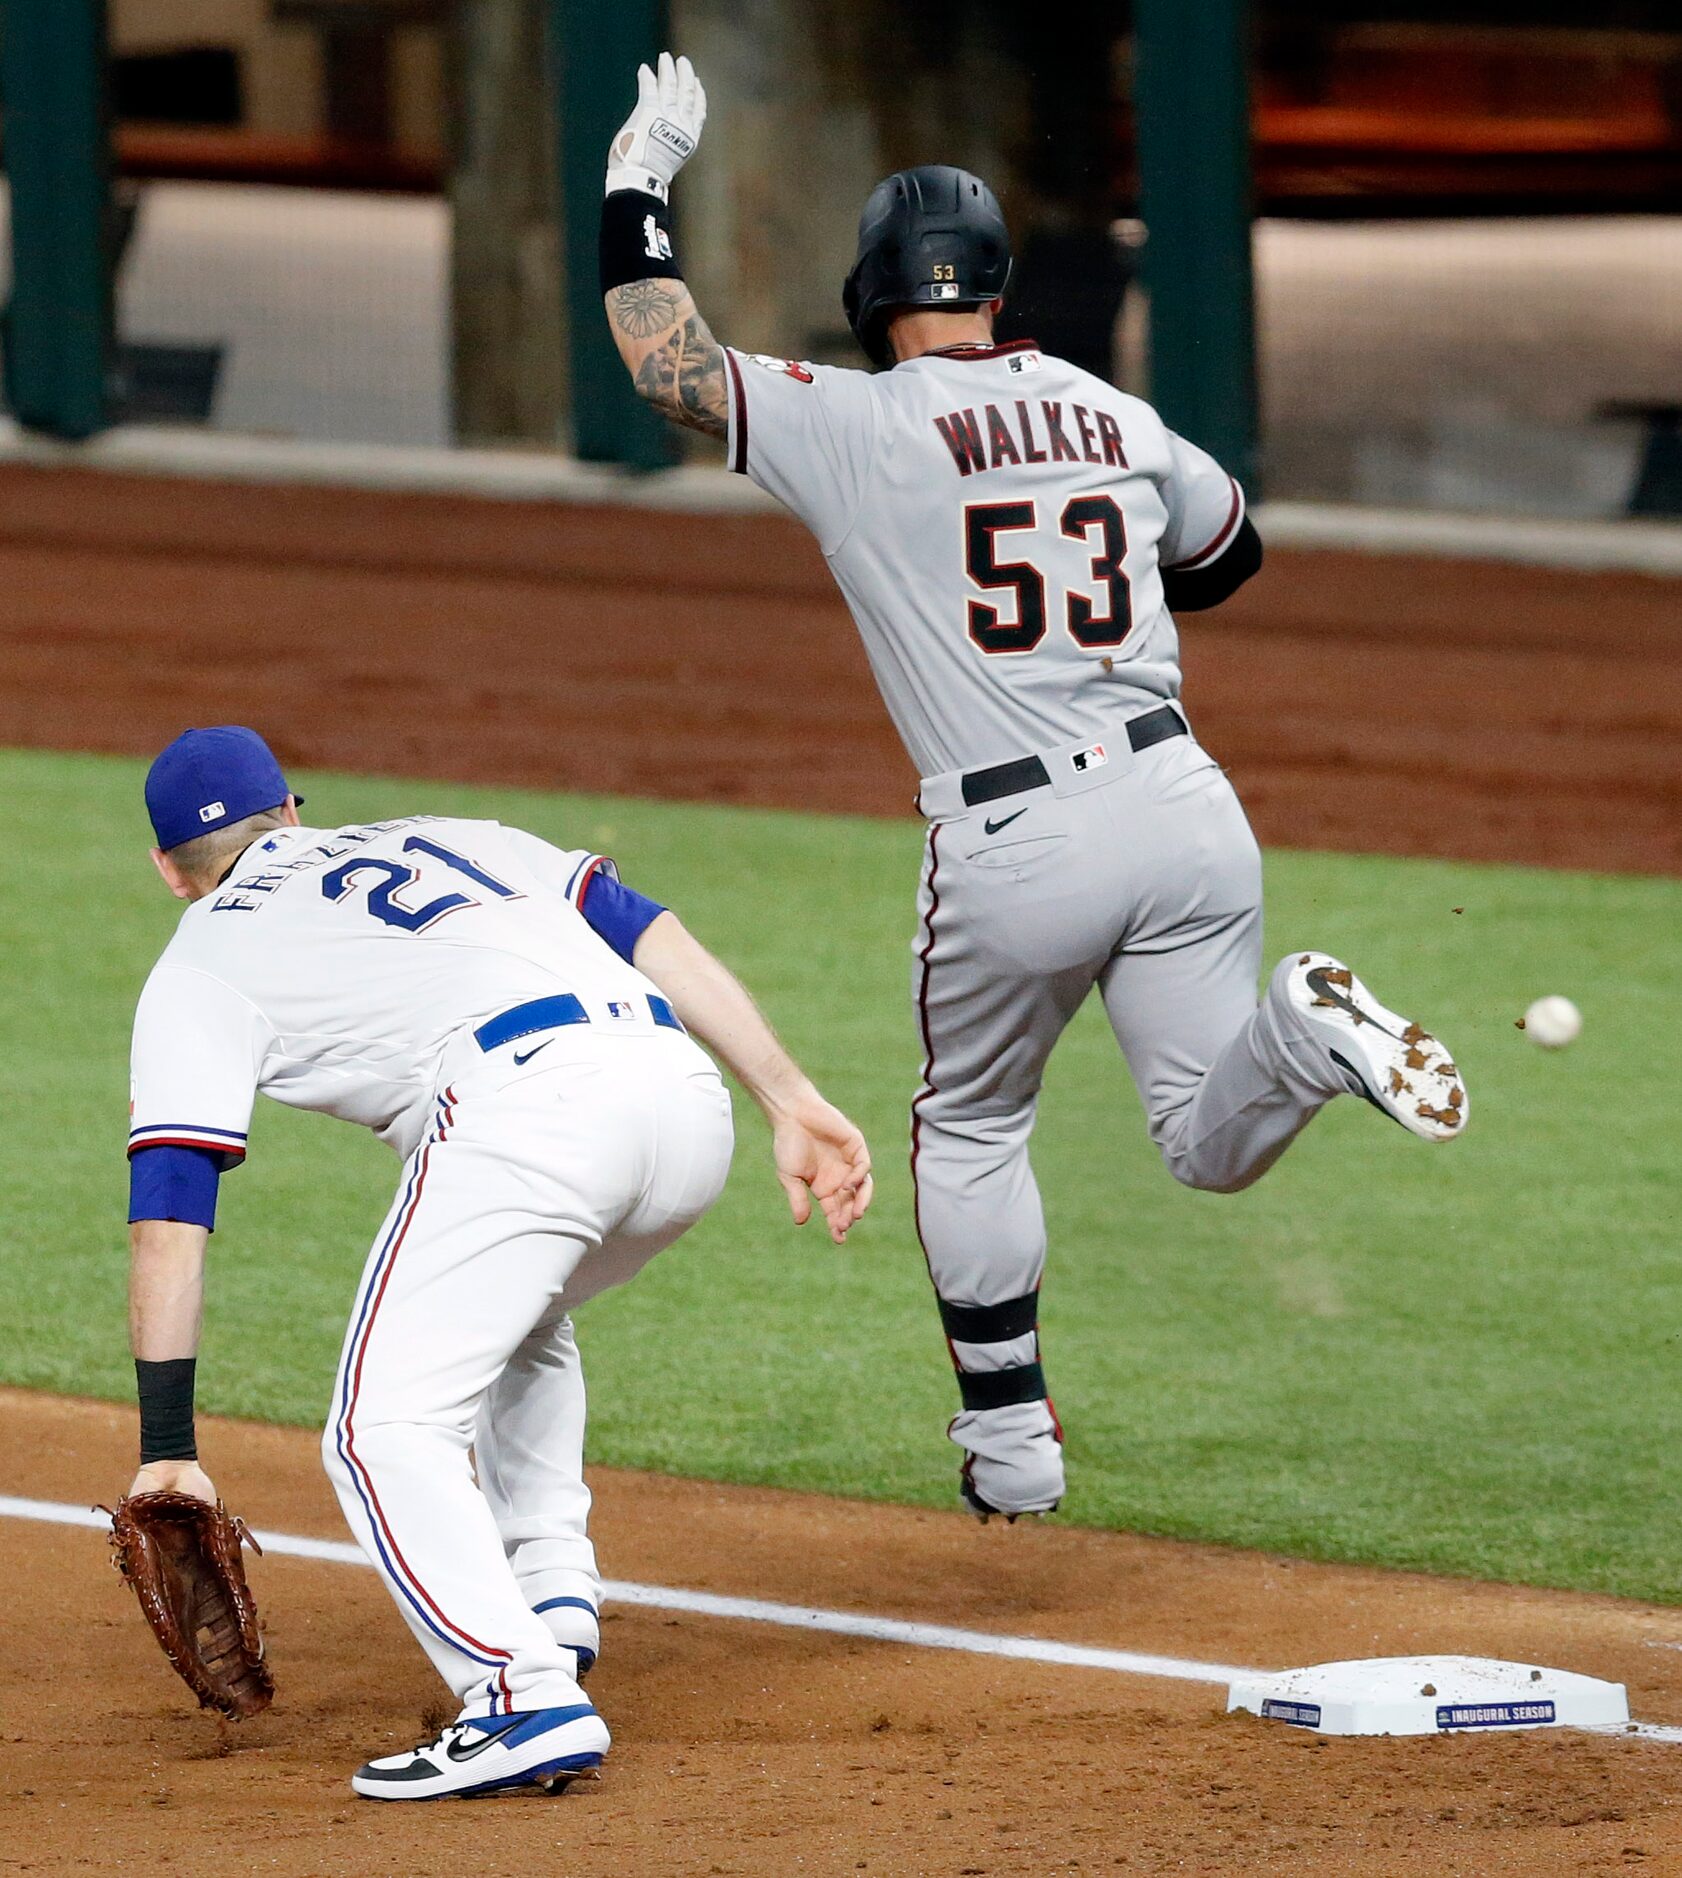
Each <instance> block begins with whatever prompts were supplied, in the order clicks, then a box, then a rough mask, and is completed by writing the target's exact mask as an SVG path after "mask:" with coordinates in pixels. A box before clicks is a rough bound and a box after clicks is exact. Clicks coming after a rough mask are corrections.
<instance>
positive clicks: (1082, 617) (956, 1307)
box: [601, 56, 1468, 1518]
mask: <svg viewBox="0 0 1682 1878" xmlns="http://www.w3.org/2000/svg"><path fill="white" fill-rule="evenodd" d="M705 115H706V98H705V94H704V92H703V91H702V89H701V86H700V84H699V82H698V81H697V79H696V78H695V75H694V72H693V71H692V70H691V68H690V67H689V64H688V61H687V60H682V59H679V60H677V61H675V62H674V61H673V60H672V59H671V58H669V57H667V56H662V58H661V60H660V63H659V68H658V70H657V71H650V70H649V69H648V68H647V67H644V68H643V70H642V72H641V73H640V75H639V96H638V101H637V106H636V109H635V110H634V111H633V112H632V114H631V116H630V118H629V119H628V120H627V122H626V124H625V126H624V128H623V129H622V130H621V131H620V132H619V134H618V136H617V137H616V138H615V139H614V142H613V145H612V147H611V151H610V154H609V158H608V172H607V199H606V203H605V205H604V209H603V218H602V244H601V249H602V285H603V290H604V293H605V295H606V302H607V312H608V317H609V321H610V324H611V326H612V329H613V333H614V336H615V339H616V340H617V342H618V345H619V350H620V353H621V355H622V356H623V358H624V360H625V363H626V365H627V367H628V368H629V369H630V371H631V373H632V375H633V377H634V378H635V381H636V385H637V389H638V391H639V392H640V393H641V394H642V396H643V397H644V398H645V399H647V400H648V401H649V402H650V403H651V404H653V405H655V406H656V407H657V408H658V409H660V410H662V411H664V412H665V413H666V414H667V415H668V416H670V417H672V418H673V419H674V420H676V421H677V422H679V423H682V424H686V425H689V426H690V427H692V428H694V429H697V430H701V431H705V432H707V433H708V434H710V435H713V436H717V437H721V438H723V439H724V440H725V444H726V448H727V451H728V455H729V463H730V467H731V468H732V469H734V470H737V471H740V472H742V473H743V474H745V475H747V476H750V477H751V478H752V479H753V480H754V481H755V482H756V483H758V484H759V485H760V486H761V487H762V488H765V489H767V490H769V491H770V492H771V493H772V494H773V495H775V496H777V497H778V498H779V499H780V500H781V501H782V502H784V503H785V504H786V505H787V506H788V507H789V508H790V509H792V510H793V512H794V513H795V514H796V515H797V516H799V517H800V519H801V520H802V521H803V522H805V523H806V525H807V526H808V527H809V528H810V529H811V530H812V532H813V534H814V535H815V536H816V537H817V540H818V543H819V545H820V546H821V548H822V549H823V552H824V555H825V557H826V558H827V560H828V562H829V565H830V568H831V569H832V571H833V573H834V575H835V579H836V582H837V583H838V585H839V586H840V588H841V591H842V593H843V595H844V596H845V598H846V601H847V604H848V606H849V607H850V609H851V610H852V614H853V618H854V620H855V621H856V622H857V624H858V628H859V631H860V633H861V634H862V636H863V639H864V643H865V647H866V650H867V652H868V653H869V656H870V662H871V665H872V668H873V670H874V672H875V674H876V679H877V682H878V684H879V685H880V687H881V690H882V696H883V699H884V701H885V702H886V704H887V707H888V710H889V712H890V714H891V715H892V717H893V720H894V723H895V724H896V726H897V727H898V729H899V732H900V735H901V736H902V737H903V739H904V741H905V745H906V748H907V749H908V750H909V751H910V753H911V756H912V757H913V759H914V760H915V762H916V763H917V766H918V769H919V771H920V773H921V776H922V778H923V781H922V786H921V790H920V794H919V798H918V804H919V807H920V808H921V810H922V813H923V815H924V816H925V817H926V819H927V821H928V841H927V850H926V855H925V860H924V866H923V876H922V891H921V896H920V901H919V907H918V931H917V937H916V940H915V942H914V950H915V958H914V969H913V994H914V998H915V1003H916V1010H917V1021H918V1024H919V1026H920V1029H921V1033H922V1043H923V1051H924V1064H923V1077H922V1086H921V1088H920V1090H919V1091H918V1094H917V1097H916V1099H915V1102H914V1104H913V1108H912V1127H911V1144H912V1145H911V1160H912V1170H913V1176H914V1180H915V1191H916V1210H917V1228H918V1232H919V1234H920V1236H921V1239H922V1244H923V1250H924V1253H925V1255H926V1257H927V1260H928V1266H929V1273H930V1276H931V1278H932V1279H933V1282H934V1287H935V1292H936V1294H937V1297H938V1300H939V1306H940V1315H941V1320H942V1324H943V1326H944V1329H945V1332H946V1336H947V1341H948V1343H949V1345H950V1347H951V1352H952V1357H953V1362H954V1365H955V1367H956V1370H957V1373H958V1384H959V1390H960V1394H961V1398H962V1409H961V1412H960V1413H959V1414H958V1416H957V1417H956V1418H955V1419H954V1421H953V1422H952V1424H951V1428H950V1434H951V1438H952V1440H953V1441H954V1442H956V1443H957V1445H958V1446H959V1447H960V1448H961V1449H962V1450H963V1454H964V1460H963V1465H962V1473H961V1490H962V1493H963V1497H964V1499H965V1501H966V1502H967V1504H968V1505H969V1506H970V1507H971V1508H972V1510H974V1511H975V1512H977V1513H978V1514H980V1515H982V1516H983V1517H985V1516H986V1515H988V1514H990V1513H994V1512H998V1513H1002V1514H1004V1515H1006V1516H1007V1517H1010V1518H1015V1517H1016V1516H1017V1515H1019V1514H1023V1513H1044V1512H1048V1511H1050V1510H1051V1509H1052V1508H1053V1507H1055V1506H1056V1505H1057V1503H1058V1501H1059V1499H1060V1498H1061V1497H1062V1494H1063V1490H1064V1474H1063V1458H1062V1451H1061V1448H1062V1431H1061V1428H1060V1426H1059V1423H1058V1420H1057V1416H1056V1413H1055V1411H1054V1409H1053V1407H1052V1403H1051V1399H1050V1396H1049V1394H1048V1393H1047V1388H1046V1381H1045V1373H1044V1370H1043V1368H1042V1365H1041V1361H1040V1342H1039V1329H1038V1296H1039V1285H1040V1274H1041V1270H1042V1267H1043V1265H1044V1261H1045V1250H1046V1245H1045V1224H1044V1218H1043V1215H1042V1212H1041V1207H1040V1198H1039V1193H1038V1190H1037V1189H1036V1187H1035V1184H1034V1177H1033V1173H1032V1170H1031V1168H1030V1166H1029V1161H1028V1137H1029V1134H1030V1132H1031V1130H1032V1127H1033V1122H1034V1112H1035V1105H1036V1102H1037V1099H1038V1095H1039V1090H1040V1082H1041V1077H1042V1074H1043V1072H1044V1069H1045V1065H1046V1061H1047V1058H1048V1057H1049V1056H1050V1053H1051V1050H1052V1047H1053V1046H1054V1045H1055V1043H1056V1042H1057V1039H1058V1037H1059V1036H1060V1035H1061V1034H1062V1032H1063V1029H1064V1027H1065V1026H1066V1025H1067V1024H1068V1022H1069V1020H1070V1018H1071V1017H1073V1015H1074V1013H1075V1011H1076V1010H1077V1009H1078V1008H1079V1006H1080V1005H1081V1004H1082V1003H1083V1002H1084V1000H1085V999H1086V997H1087V996H1088V994H1089V993H1090V992H1091V991H1092V990H1093V988H1094V987H1096V988H1097V990H1098V993H1099V995H1100V996H1101V997H1102V999H1103V1001H1104V1007H1105V1010H1106V1012H1107V1013H1108V1016H1109V1020H1110V1023H1111V1026H1112V1027H1113V1029H1114V1031H1115V1035H1116V1040H1117V1042H1118V1043H1119V1044H1120V1046H1121V1049H1122V1052H1123V1054H1124V1055H1125V1057H1126V1059H1127V1064H1128V1068H1129V1070H1130V1071H1131V1072H1132V1075H1133V1078H1134V1080H1135V1082H1136V1083H1137V1084H1138V1088H1139V1092H1140V1095H1141V1096H1142V1097H1143V1099H1144V1105H1145V1109H1146V1112H1147V1115H1148V1117H1149V1123H1150V1131H1151V1137H1152V1139H1153V1140H1154V1141H1155V1143H1156V1144H1157V1146H1158V1148H1159V1149H1160V1150H1161V1153H1162V1158H1163V1160H1164V1161H1165V1162H1166V1164H1167V1166H1168V1169H1169V1171H1170V1172H1171V1173H1172V1174H1173V1175H1174V1177H1175V1178H1176V1179H1177V1180H1180V1181H1183V1182H1184V1183H1185V1184H1186V1185H1187V1186H1189V1187H1196V1188H1202V1189H1205V1190H1209V1191H1214V1192H1219V1193H1234V1192H1237V1191H1238V1190H1239V1189H1241V1188H1243V1187H1247V1186H1249V1185H1250V1184H1251V1182H1252V1181H1255V1180H1256V1179H1258V1178H1259V1177H1260V1176H1261V1175H1262V1174H1263V1173H1265V1172H1266V1171H1267V1169H1268V1168H1269V1167H1271V1166H1272V1165H1273V1163H1274V1162H1275V1161H1276V1160H1277V1159H1278V1158H1279V1156H1280V1155H1281V1154H1282V1153H1283V1152H1284V1151H1285V1149H1286V1148H1287V1147H1288V1146H1289V1145H1290V1143H1291V1141H1292V1140H1293V1139H1294V1138H1295V1137H1296V1135H1297V1134H1298V1133H1299V1132H1300V1131H1301V1130H1302V1128H1303V1127H1304V1126H1305V1124H1306V1123H1307V1122H1308V1121H1309V1119H1310V1117H1312V1116H1313V1115H1314V1114H1315V1113H1316V1112H1317V1111H1318V1110H1319V1109H1321V1108H1322V1107H1324V1105H1325V1104H1326V1103H1327V1102H1329V1101H1331V1100H1332V1099H1333V1097H1335V1096H1339V1095H1344V1094H1351V1095H1357V1096H1362V1097H1364V1098H1365V1099H1366V1100H1367V1101H1369V1102H1370V1103H1372V1104H1373V1106H1374V1107H1375V1108H1377V1109H1379V1110H1381V1111H1382V1112H1383V1113H1384V1114H1385V1115H1387V1116H1389V1117H1390V1118H1391V1119H1392V1120H1394V1121H1396V1122H1399V1123H1400V1124H1401V1125H1402V1126H1403V1127H1405V1128H1407V1129H1410V1130H1411V1131H1412V1132H1413V1133H1414V1134H1416V1135H1419V1136H1422V1137H1424V1138H1425V1139H1426V1140H1430V1141H1447V1140H1452V1139H1454V1138H1455V1137H1456V1136H1458V1135H1460V1134H1461V1133H1463V1132H1464V1130H1465V1126H1466V1119H1467V1112H1468V1111H1467V1102H1466V1092H1465V1088H1464V1085H1463V1084H1462V1082H1461V1080H1460V1076H1459V1074H1458V1072H1457V1070H1456V1069H1455V1066H1454V1064H1453V1062H1452V1061H1451V1060H1450V1057H1449V1053H1448V1052H1447V1050H1446V1049H1445V1048H1444V1047H1443V1046H1442V1044H1440V1043H1439V1042H1438V1041H1437V1040H1436V1039H1435V1038H1433V1037H1432V1036H1430V1035H1429V1034H1428V1033H1427V1032H1425V1031H1424V1030H1422V1029H1421V1028H1420V1026H1419V1025H1417V1024H1414V1023H1411V1022H1409V1021H1407V1020H1406V1019H1404V1018H1401V1017H1399V1016H1397V1015H1396V1014H1395V1013H1394V1012H1392V1011H1389V1010H1387V1009H1386V1008H1385V1007H1384V1006H1383V1005H1382V1004H1380V1003H1379V1002H1378V1001H1377V1000H1376V999H1375V998H1374V997H1373V996H1372V995H1371V994H1370V993H1369V992H1368V991H1367V989H1366V988H1365V986H1364V985H1362V984H1361V982H1360V981H1359V979H1357V978H1356V977H1355V976H1354V975H1353V973H1352V972H1351V971H1350V970H1349V969H1348V967H1347V966H1345V965H1342V964H1340V963H1339V961H1338V960H1336V959H1334V958H1332V957H1330V956H1328V955H1327V954H1325V953H1323V952H1314V951H1301V952H1293V953H1291V954H1289V955H1288V956H1287V957H1286V958H1284V959H1283V960H1281V962H1280V963H1279V965H1278V967H1277V969H1276V970H1275V971H1274V972H1273V974H1272V976H1271V978H1270V979H1269V981H1268V983H1267V986H1266V988H1265V990H1264V992H1263V994H1262V997H1261V1000H1260V1003H1259V1004H1258V1002H1257V996H1256V986H1257V979H1258V974H1259V971H1260V967H1261V858H1260V854H1259V852H1258V850H1257V847H1256V842H1255V838H1254V837H1253V835H1252V834H1251V832H1250V828H1249V824H1248V823H1247V821H1246V820H1245V816H1244V812H1243V810H1242V808H1241V807H1240V806H1239V803H1238V799H1237V797H1236V796H1235V794H1234V793H1233V790H1232V788H1231V786H1230V785H1229V783H1228V782H1227V779H1226V776H1225V774H1224V773H1223V772H1222V770H1221V768H1220V766H1219V765H1218V764H1217V763H1216V761H1215V759H1214V758H1213V757H1212V756H1210V755H1209V754H1208V753H1207V752H1205V751H1204V749H1203V748H1202V746H1201V745H1200V744H1199V743H1198V742H1197V740H1196V739H1195V737H1193V735H1192V734H1191V731H1190V729H1189V727H1188V723H1187V719H1186V716H1185V713H1184V711H1183V709H1182V707H1181V705H1180V701H1179V692H1180V666H1179V656H1178V639H1177V635H1176V631H1175V624H1174V615H1175V614H1176V613H1183V612H1192V611H1196V610H1198V609H1200V608H1204V607H1209V606H1213V605H1215V604H1217V603H1218V602H1220V601H1221V600H1223V599H1225V598H1226V597H1227V596H1228V595H1229V594H1231V593H1232V592H1233V591H1234V590H1235V589H1236V588H1238V587H1239V586H1240V585H1241V584H1242V583H1243V582H1244V581H1245V580H1247V579H1248V578H1249V577H1250V576H1251V575H1252V574H1253V573H1254V572H1255V571H1256V569H1257V568H1258V567H1259V566H1260V565H1261V543H1260V541H1259V540H1258V538H1257V535H1256V531H1255V529H1254V527H1253V526H1252V525H1251V523H1250V522H1249V520H1248V519H1247V517H1246V515H1245V512H1244V496H1243V492H1242V490H1241V489H1240V488H1239V487H1238V484H1237V483H1236V482H1235V481H1234V480H1233V478H1232V477H1231V476H1229V475H1228V474H1227V473H1226V471H1225V470H1223V469H1222V468H1221V467H1220V465H1219V464H1217V463H1216V462H1215V461H1214V460H1213V459H1212V458H1211V457H1209V456H1208V455H1206V454H1205V452H1203V451H1202V450H1200V449H1198V448H1197V447H1196V445H1195V444H1192V443H1188V442H1187V441H1186V440H1185V439H1184V438H1182V437H1177V436H1175V435H1174V433H1173V432H1172V431H1170V430H1169V429H1168V428H1167V427H1166V426H1165V425H1164V424H1163V422H1162V420H1161V418H1160V417H1158V416H1157V414H1156V412H1155V411H1154V410H1152V409H1151V407H1150V406H1149V405H1148V404H1144V403H1142V402H1141V401H1140V400H1139V399H1137V398H1132V397H1128V396H1126V395H1124V394H1123V393H1122V392H1120V391H1118V390H1116V388H1115V387H1114V386H1112V385H1109V384H1106V383H1104V382H1103V381H1102V380H1100V379H1097V378H1094V377H1092V376H1090V375H1089V374H1087V373H1085V372H1082V371H1079V370H1077V369H1076V368H1075V367H1074V366H1072V365H1069V364H1066V363H1065V362H1064V361H1062V360H1060V359H1056V358H1051V357H1048V356H1047V355H1046V354H1044V353H1043V352H1041V351H1040V350H1039V349H1038V348H1037V347H1036V346H1034V345H1033V344H1032V343H1030V342H1027V341H1017V342H1015V343H1013V344H1009V345H996V344H994V343H993V336H992V329H993V319H994V315H995V314H996V312H997V311H998V308H999V305H1000V296H1001V295H1002V294H1003V292H1004V289H1005V284H1006V281H1007V278H1008V276H1009V273H1010V244H1009V236H1008V233H1007V231H1006V228H1005V225H1004V221H1003V218H1002V217H1001V215H1000V213H999V208H998V205H997V203H996V202H995V201H994V199H993V196H992V193H991V191H990V190H989V189H988V188H987V186H986V185H985V184H984V183H983V182H981V181H980V180H979V179H978V178H976V177H974V176H970V175H968V174H966V173H965V172H964V171H962V170H956V169H949V168H944V167H926V168H921V169H913V170H906V171H902V172H900V173H899V174H897V175H894V176H890V177H889V178H888V179H887V180H886V181H885V182H883V183H881V184H880V185H879V186H878V187H877V188H876V190H875V191H874V192H873V193H872V195H871V196H870V199H869V201H868V202H867V203H866V204H865V208H864V213H863V217H862V219H861V222H860V226H859V251H858V258H857V261H856V262H855V264H854V267H853V270H852V272H851V273H850V274H849V275H848V277H847V281H846V286H845V289H844V294H843V299H844V304H845V307H846V311H847V316H848V319H849V322H850V323H851V325H852V328H853V331H854V333H855V334H856V335H857V337H858V339H859V341H860V343H861V345H862V346H863V349H864V351H865V352H866V353H867V354H868V355H869V357H870V358H871V360H872V361H873V362H874V364H875V365H876V366H877V367H878V368H879V369H878V370H877V371H876V372H875V373H869V372H861V371H846V370H837V369H834V368H832V367H828V366H821V365H809V364H803V363H800V362H798V361H795V360H787V359H773V358H766V357H761V356H757V355H753V354H746V353H741V352H737V351H735V350H733V349H731V348H728V347H724V346H721V345H720V344H719V343H718V342H717V341H716V340H715V339H714V338H713V335H712V333H711V332H710V330H709V329H708V327H707V324H706V322H705V320H703V319H702V317H701V315H700V313H699V312H698V311H697V309H696V306H695V303H694V300H693V299H692V297H691V296H690V294H689V291H688V289H687V288H686V287H685V285H684V283H683V279H682V272H681V268H680V266H679V263H678V261H677V260H676V258H675V257H674V254H673V242H672V234H671V224H670V216H669V210H668V191H669V185H670V183H671V180H672V178H673V177H674V176H675V174H676V173H677V171H678V169H679V168H680V167H681V166H682V164H683V162H684V161H685V160H686V159H687V158H688V157H689V155H690V154H691V153H692V152H693V151H694V149H695V147H696V145H697V143H698V141H699V138H700V134H701V127H702V124H703V122H704V120H705Z"/></svg>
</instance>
